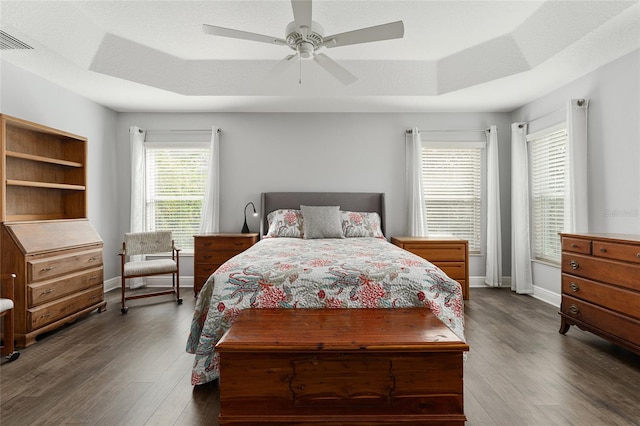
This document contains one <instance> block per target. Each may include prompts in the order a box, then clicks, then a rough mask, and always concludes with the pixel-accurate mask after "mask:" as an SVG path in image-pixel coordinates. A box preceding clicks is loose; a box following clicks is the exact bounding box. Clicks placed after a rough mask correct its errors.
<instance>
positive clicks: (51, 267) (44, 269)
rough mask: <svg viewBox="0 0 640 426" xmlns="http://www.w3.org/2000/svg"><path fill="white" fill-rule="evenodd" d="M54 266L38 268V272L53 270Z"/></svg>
mask: <svg viewBox="0 0 640 426" xmlns="http://www.w3.org/2000/svg"><path fill="white" fill-rule="evenodd" d="M54 269H55V268H54V267H53V266H49V267H47V268H42V269H40V272H47V271H53V270H54Z"/></svg>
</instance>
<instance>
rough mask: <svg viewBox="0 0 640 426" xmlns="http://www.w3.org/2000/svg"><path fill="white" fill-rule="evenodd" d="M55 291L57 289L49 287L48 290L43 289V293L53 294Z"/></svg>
mask: <svg viewBox="0 0 640 426" xmlns="http://www.w3.org/2000/svg"><path fill="white" fill-rule="evenodd" d="M54 291H55V290H54V289H52V288H49V289H47V290H45V291H43V292H42V294H51V293H53V292H54Z"/></svg>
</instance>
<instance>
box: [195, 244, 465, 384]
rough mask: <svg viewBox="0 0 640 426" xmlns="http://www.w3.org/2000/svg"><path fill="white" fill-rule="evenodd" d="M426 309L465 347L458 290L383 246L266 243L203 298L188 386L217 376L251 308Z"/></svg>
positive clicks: (233, 262) (223, 271)
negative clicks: (227, 341)
mask: <svg viewBox="0 0 640 426" xmlns="http://www.w3.org/2000/svg"><path fill="white" fill-rule="evenodd" d="M420 306H423V307H428V308H429V309H431V311H432V312H433V314H434V315H435V316H437V317H438V318H439V319H440V320H441V321H442V322H443V323H445V324H446V325H447V326H449V328H451V330H452V331H453V332H454V333H455V334H456V335H457V336H458V337H460V338H461V339H463V340H464V331H463V328H464V325H463V324H464V313H463V300H462V289H461V287H460V284H458V283H457V282H456V281H454V280H452V279H451V278H449V277H448V276H447V275H446V274H445V273H444V272H442V271H441V270H440V269H439V268H437V267H436V266H434V265H433V264H431V263H430V262H427V261H425V260H424V259H422V258H420V257H418V256H416V255H414V254H412V253H409V252H407V251H405V250H402V249H400V248H399V247H396V246H395V245H393V244H391V243H389V242H387V241H386V240H385V239H381V238H344V239H318V240H305V239H298V238H268V239H263V240H261V241H260V242H259V243H258V244H256V245H254V246H253V247H251V248H250V249H248V250H246V251H245V252H243V253H241V254H239V255H237V256H235V257H233V258H232V259H230V260H229V261H228V262H226V263H225V264H224V265H222V266H221V267H220V268H219V269H218V270H217V271H216V272H215V273H214V274H213V275H212V276H211V277H209V279H208V280H207V282H206V283H205V285H204V287H203V288H202V290H201V291H200V293H199V295H198V300H197V302H196V309H195V313H194V317H193V321H192V323H191V331H190V334H189V338H188V341H187V348H186V350H187V352H189V353H193V354H195V361H194V365H193V371H192V374H191V383H192V384H193V385H199V384H203V383H207V382H209V381H212V380H214V379H216V378H217V377H218V376H219V357H218V354H217V353H216V352H215V351H214V347H215V345H216V343H217V342H218V340H219V339H220V338H221V337H222V335H223V334H224V333H225V331H226V330H228V329H229V327H230V326H231V324H232V323H233V320H234V318H235V317H236V316H237V314H238V313H239V312H240V311H241V310H242V309H247V308H399V307H420Z"/></svg>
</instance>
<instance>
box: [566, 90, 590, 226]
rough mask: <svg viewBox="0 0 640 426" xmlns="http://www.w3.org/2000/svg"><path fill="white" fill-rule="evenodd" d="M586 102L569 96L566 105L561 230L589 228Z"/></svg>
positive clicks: (587, 104)
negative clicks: (562, 227) (563, 195)
mask: <svg viewBox="0 0 640 426" xmlns="http://www.w3.org/2000/svg"><path fill="white" fill-rule="evenodd" d="M588 109H589V101H588V100H585V99H572V100H570V101H569V102H568V105H567V151H566V156H565V201H564V232H587V231H588V230H589V215H588V211H589V206H588V198H587V178H588V174H587V116H588Z"/></svg>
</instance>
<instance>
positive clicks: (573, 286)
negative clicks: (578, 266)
mask: <svg viewBox="0 0 640 426" xmlns="http://www.w3.org/2000/svg"><path fill="white" fill-rule="evenodd" d="M569 288H570V289H571V291H574V292H575V291H580V286H578V284H576V283H574V282H572V283H570V284H569Z"/></svg>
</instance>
